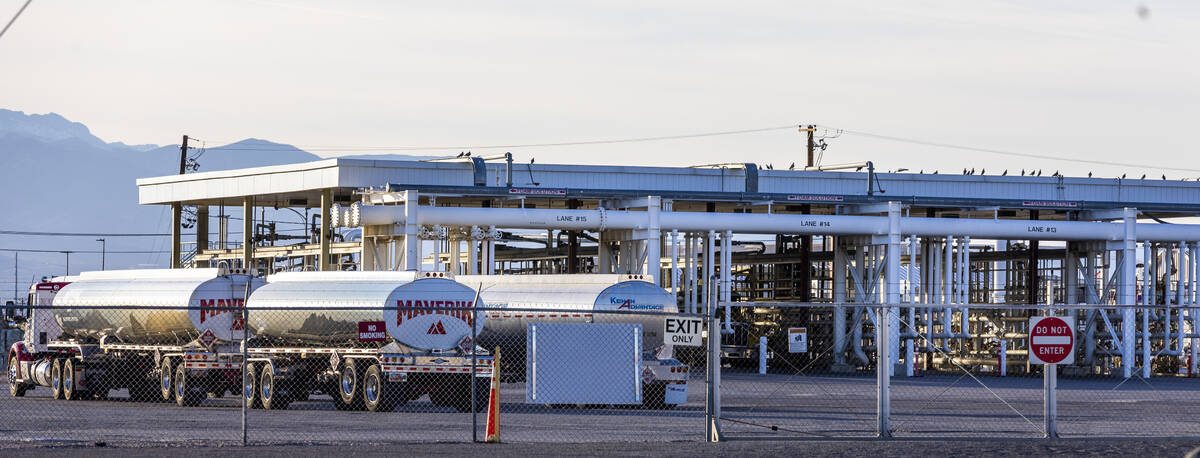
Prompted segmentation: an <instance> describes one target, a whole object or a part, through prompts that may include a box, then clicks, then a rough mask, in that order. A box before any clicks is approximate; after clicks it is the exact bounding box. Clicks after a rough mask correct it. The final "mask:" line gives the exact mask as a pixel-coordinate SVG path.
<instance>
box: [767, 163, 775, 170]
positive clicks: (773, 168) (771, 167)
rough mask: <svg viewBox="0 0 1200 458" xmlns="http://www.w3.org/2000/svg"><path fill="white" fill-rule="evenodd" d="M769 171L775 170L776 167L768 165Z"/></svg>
mask: <svg viewBox="0 0 1200 458" xmlns="http://www.w3.org/2000/svg"><path fill="white" fill-rule="evenodd" d="M767 170H775V166H773V165H771V164H767Z"/></svg>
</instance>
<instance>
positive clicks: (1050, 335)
mask: <svg viewBox="0 0 1200 458" xmlns="http://www.w3.org/2000/svg"><path fill="white" fill-rule="evenodd" d="M1029 362H1030V363H1033V364H1070V363H1073V362H1075V320H1074V319H1073V318H1065V317H1057V316H1035V317H1032V318H1030V319H1029Z"/></svg>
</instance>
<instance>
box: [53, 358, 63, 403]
mask: <svg viewBox="0 0 1200 458" xmlns="http://www.w3.org/2000/svg"><path fill="white" fill-rule="evenodd" d="M62 395H63V393H62V360H61V359H56V360H54V362H52V363H50V397H51V398H52V399H62V398H63V396H62Z"/></svg>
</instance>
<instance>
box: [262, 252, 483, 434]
mask: <svg viewBox="0 0 1200 458" xmlns="http://www.w3.org/2000/svg"><path fill="white" fill-rule="evenodd" d="M475 296H476V295H475V291H473V290H472V289H470V288H468V287H466V286H464V285H462V284H459V283H456V282H455V281H454V280H451V279H450V278H447V275H446V274H444V273H437V272H430V273H417V272H290V273H281V274H275V275H272V276H270V277H268V279H267V285H266V286H263V287H262V288H259V289H258V290H256V291H255V292H254V294H253V295H252V296H250V300H249V301H247V303H246V309H247V313H248V320H249V324H250V331H251V333H252V334H253V335H254V338H253V339H252V340H251V342H250V345H249V349H248V352H249V354H250V359H249V366H247V369H246V378H245V380H244V382H243V383H244V390H243V391H244V392H245V393H247V394H248V396H249V398H248V401H249V402H250V404H251V405H252V406H261V407H265V408H281V407H286V406H287V404H288V403H289V402H291V401H292V400H294V399H304V398H307V397H308V395H309V394H310V393H313V392H324V393H326V394H328V395H329V396H330V397H332V398H333V400H334V404H335V406H336V407H337V408H338V409H340V410H363V409H365V410H370V411H389V410H392V409H394V408H395V407H396V406H398V405H402V404H404V403H405V402H408V401H410V400H414V399H417V398H419V397H420V396H422V395H424V394H428V395H429V399H430V401H431V402H433V404H435V405H438V406H444V407H454V408H456V409H458V410H460V411H470V410H471V409H472V404H471V391H470V390H471V389H474V390H475V392H476V396H475V398H476V404H474V408H475V409H476V410H478V409H481V408H482V407H483V406H484V405H486V399H487V394H488V392H487V390H488V387H489V384H488V377H490V376H491V369H490V364H491V358H490V356H486V355H482V352H480V353H479V354H478V355H475V356H476V357H475V358H472V355H473V352H475V351H476V347H475V346H474V345H473V342H472V334H476V333H478V332H481V331H482V329H483V321H484V317H483V314H482V313H480V314H478V315H476V314H474V313H473V312H471V308H472V306H473V305H474V302H475ZM472 327H474V330H472ZM316 355H321V356H322V357H314V356H316ZM473 359H474V361H473Z"/></svg>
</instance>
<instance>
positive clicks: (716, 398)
mask: <svg viewBox="0 0 1200 458" xmlns="http://www.w3.org/2000/svg"><path fill="white" fill-rule="evenodd" d="M714 278H715V276H710V277H709V278H708V279H707V280H708V282H707V283H706V284H705V285H704V287H705V291H704V292H705V293H706V294H705V297H706V299H705V302H706V303H707V307H705V312H706V313H707V318H708V363H707V364H706V366H707V368H706V370H705V375H706V377H705V382H706V383H705V385H706V388H707V389H706V392H707V396H705V402H704V413H705V421H704V425H705V426H704V428H705V431H704V440H705V441H706V442H720V440H721V324H720V322H719V321H718V320H717V308H718V307H717V306H716V305H717V304H716V300H715V299H716V292H717V289H716V288H712V287H711V285H712V283H713V281H712V280H713V279H714Z"/></svg>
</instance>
